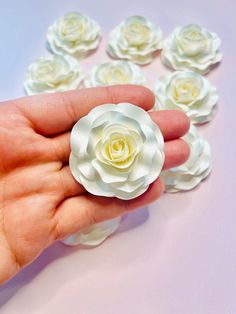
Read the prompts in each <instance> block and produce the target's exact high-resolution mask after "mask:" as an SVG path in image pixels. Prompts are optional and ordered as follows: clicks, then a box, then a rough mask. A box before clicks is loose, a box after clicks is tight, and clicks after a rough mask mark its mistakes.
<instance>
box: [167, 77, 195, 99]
mask: <svg viewBox="0 0 236 314" xmlns="http://www.w3.org/2000/svg"><path fill="white" fill-rule="evenodd" d="M171 94H172V97H173V99H174V100H175V102H177V103H185V104H189V103H191V102H192V101H193V100H194V99H196V98H197V97H198V95H199V94H200V88H199V86H198V82H196V81H195V80H193V79H178V80H174V81H173V82H172V87H171Z"/></svg>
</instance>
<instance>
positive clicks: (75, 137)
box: [70, 103, 164, 199]
mask: <svg viewBox="0 0 236 314" xmlns="http://www.w3.org/2000/svg"><path fill="white" fill-rule="evenodd" d="M163 163H164V141H163V137H162V134H161V132H160V129H159V128H158V126H157V125H156V124H154V122H153V121H152V120H151V118H150V117H149V115H148V113H147V112H145V111H144V110H143V109H141V108H139V107H137V106H134V105H131V104H128V103H122V104H119V105H113V104H107V105H102V106H99V107H96V108H94V109H93V110H92V111H91V112H90V113H89V114H88V115H87V116H85V117H83V118H82V119H81V120H79V121H78V122H77V123H76V124H75V126H74V127H73V129H72V133H71V155H70V169H71V172H72V174H73V175H74V177H75V179H76V180H77V181H79V182H80V183H81V184H82V185H83V186H84V187H85V188H86V190H87V191H89V192H90V193H92V194H95V195H102V196H108V197H114V196H116V197H118V198H121V199H132V198H135V197H137V196H138V195H141V194H142V193H144V192H145V191H146V190H147V189H148V186H149V185H150V183H152V182H153V181H154V180H155V179H156V178H157V177H158V175H159V174H160V171H161V169H162V166H163Z"/></svg>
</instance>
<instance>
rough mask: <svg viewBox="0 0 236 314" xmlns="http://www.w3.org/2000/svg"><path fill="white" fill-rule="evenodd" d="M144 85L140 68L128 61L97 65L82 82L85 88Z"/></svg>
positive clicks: (144, 80) (144, 81)
mask: <svg viewBox="0 0 236 314" xmlns="http://www.w3.org/2000/svg"><path fill="white" fill-rule="evenodd" d="M145 83H146V79H145V77H144V75H143V74H142V72H141V69H140V67H139V66H138V65H136V64H133V63H131V62H128V61H111V62H104V63H102V64H100V65H97V66H95V67H94V68H93V69H92V70H91V72H90V73H89V75H88V77H87V79H85V81H84V85H85V87H95V86H106V85H117V84H137V85H144V84H145Z"/></svg>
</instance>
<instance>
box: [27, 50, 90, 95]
mask: <svg viewBox="0 0 236 314" xmlns="http://www.w3.org/2000/svg"><path fill="white" fill-rule="evenodd" d="M83 78H84V75H83V73H82V70H81V68H80V66H79V63H78V61H77V60H76V59H74V58H72V57H70V56H65V57H62V56H55V55H49V56H47V57H41V58H39V59H38V60H36V61H35V62H34V63H32V64H31V65H30V66H29V70H28V73H27V75H26V80H25V83H24V87H25V91H26V93H27V94H28V95H34V94H40V93H52V92H63V91H66V90H71V89H76V88H78V87H79V85H80V84H81V82H82V80H83Z"/></svg>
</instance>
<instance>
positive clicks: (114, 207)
mask: <svg viewBox="0 0 236 314" xmlns="http://www.w3.org/2000/svg"><path fill="white" fill-rule="evenodd" d="M163 190H164V185H163V183H162V182H161V180H160V179H157V180H156V181H155V182H154V183H153V184H151V185H150V187H149V189H148V190H147V191H146V192H145V193H144V194H142V195H141V196H139V197H137V198H135V199H133V200H129V201H123V200H120V199H117V198H110V197H97V196H94V195H88V194H84V195H82V196H77V197H72V198H68V199H66V200H65V201H64V202H62V203H61V204H60V206H59V207H58V209H57V211H56V212H55V216H54V219H55V221H56V226H57V227H56V228H55V230H56V235H55V238H56V239H62V238H64V237H66V236H69V235H71V234H72V233H75V232H77V231H79V230H82V229H84V228H86V227H89V226H91V225H92V224H94V223H98V222H101V221H104V220H108V219H112V218H115V217H118V216H121V215H123V214H125V213H127V212H129V211H131V210H134V209H137V208H140V207H144V206H146V205H148V204H150V203H152V202H154V201H155V200H157V199H158V198H159V197H160V196H161V194H162V193H163Z"/></svg>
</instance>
